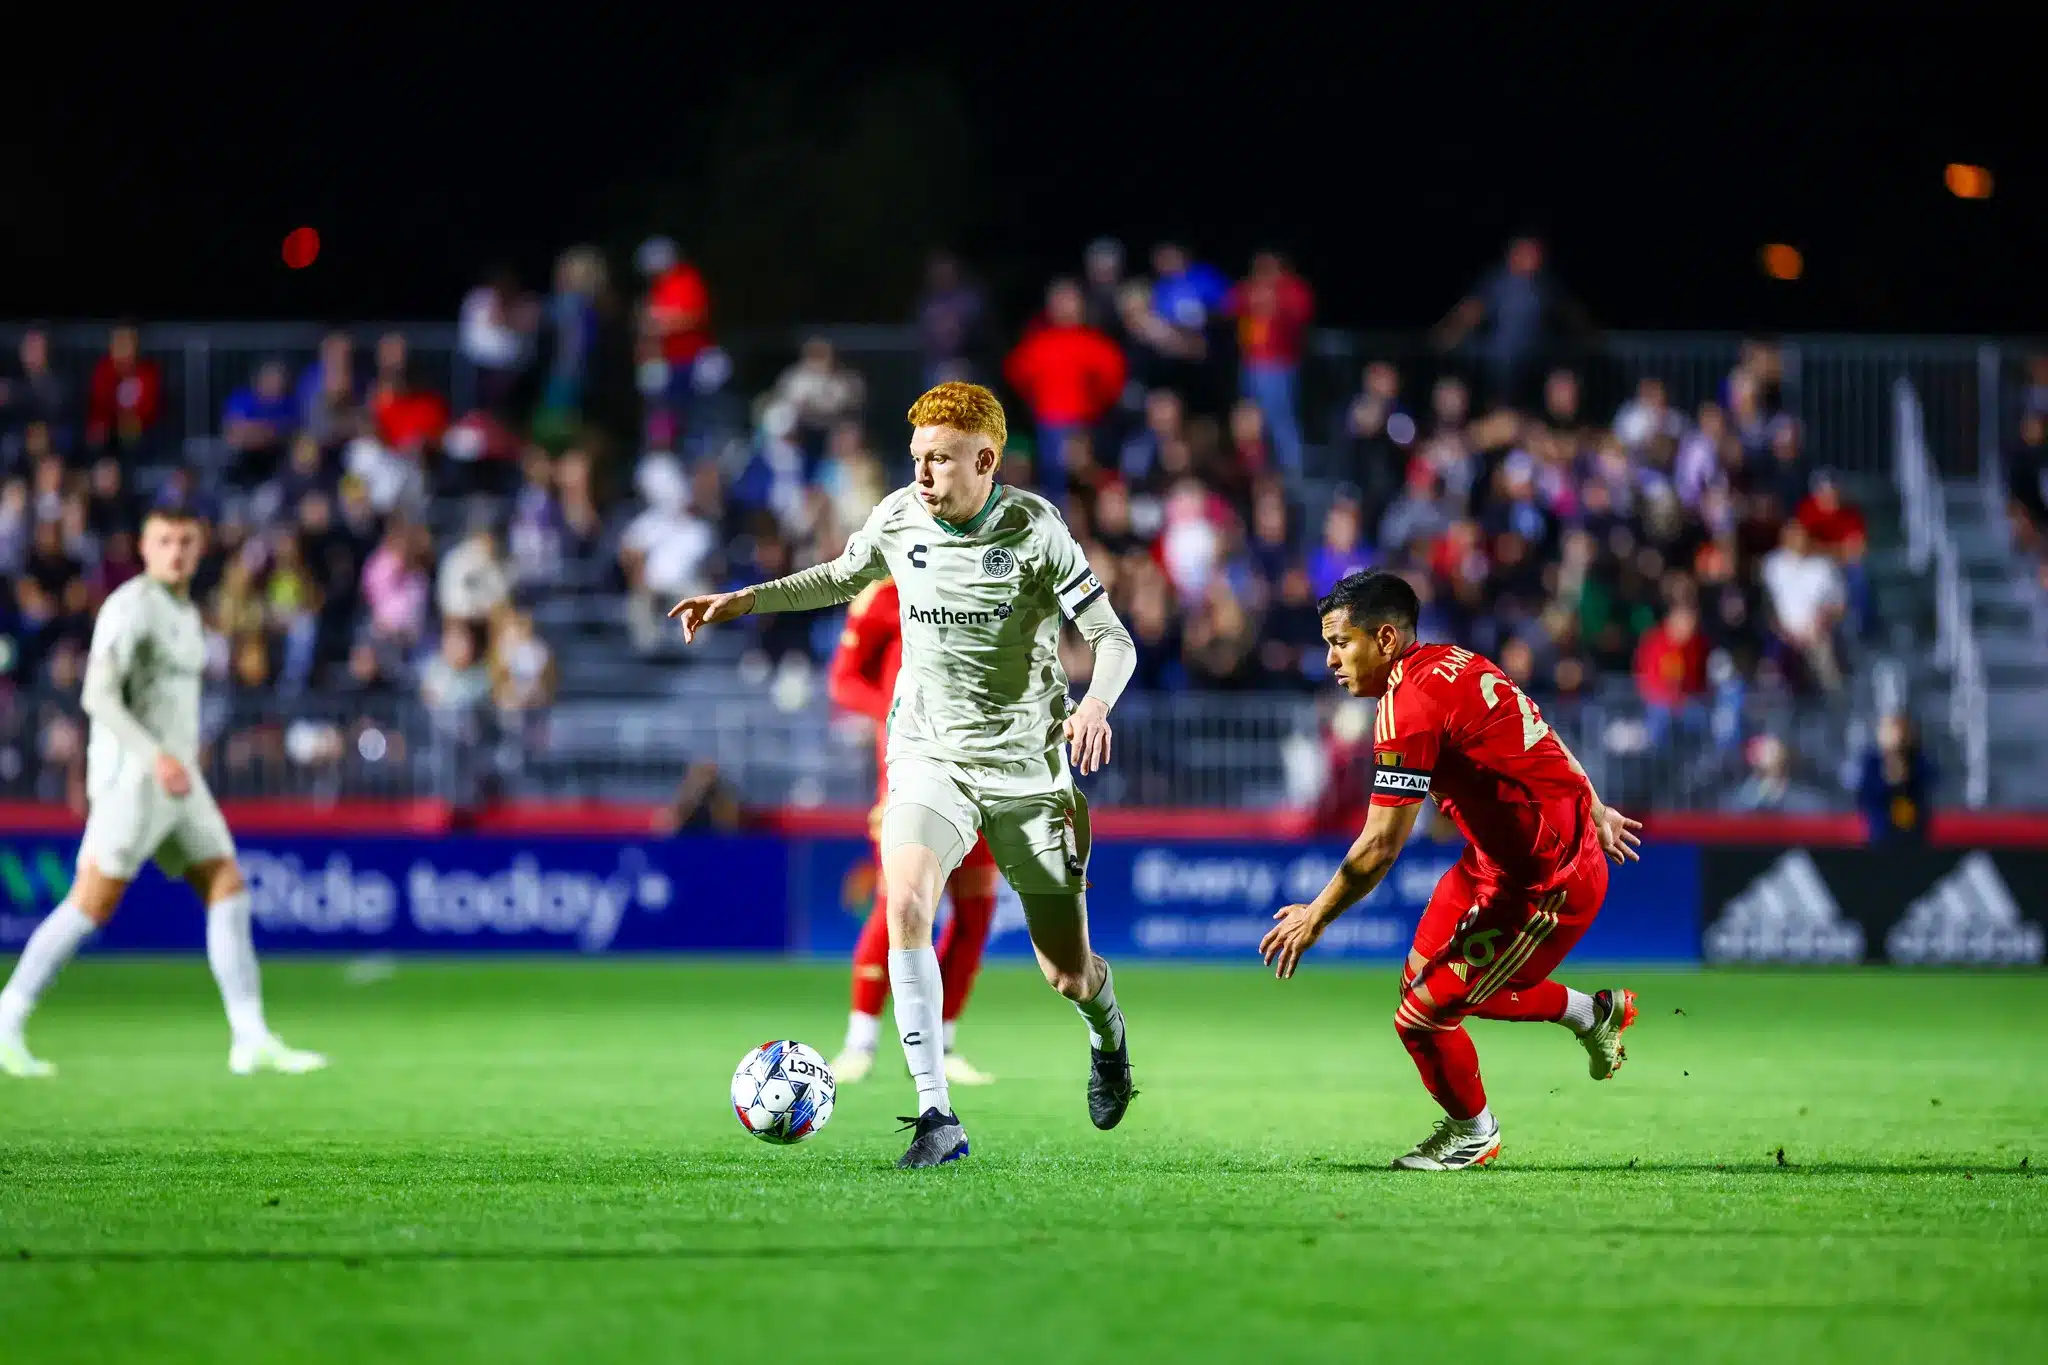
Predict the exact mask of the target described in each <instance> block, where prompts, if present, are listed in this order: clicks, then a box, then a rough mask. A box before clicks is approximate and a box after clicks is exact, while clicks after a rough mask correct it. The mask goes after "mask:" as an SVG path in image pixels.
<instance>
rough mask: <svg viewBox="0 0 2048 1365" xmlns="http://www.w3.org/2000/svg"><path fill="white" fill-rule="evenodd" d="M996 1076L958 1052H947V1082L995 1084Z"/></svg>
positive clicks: (955, 1083)
mask: <svg viewBox="0 0 2048 1365" xmlns="http://www.w3.org/2000/svg"><path fill="white" fill-rule="evenodd" d="M995 1083H996V1078H995V1077H993V1076H991V1075H989V1074H988V1073H987V1072H986V1071H983V1070H982V1069H981V1068H980V1067H978V1066H976V1065H975V1064H974V1063H973V1062H970V1061H968V1060H967V1059H966V1058H965V1057H962V1056H959V1055H958V1054H956V1053H952V1052H949V1053H947V1054H946V1084H948V1085H994V1084H995Z"/></svg>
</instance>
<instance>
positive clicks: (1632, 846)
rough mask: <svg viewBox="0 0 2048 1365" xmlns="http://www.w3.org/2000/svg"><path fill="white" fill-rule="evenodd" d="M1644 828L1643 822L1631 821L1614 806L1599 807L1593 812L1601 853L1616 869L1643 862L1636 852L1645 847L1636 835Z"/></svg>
mask: <svg viewBox="0 0 2048 1365" xmlns="http://www.w3.org/2000/svg"><path fill="white" fill-rule="evenodd" d="M1642 827H1643V822H1642V821H1640V820H1631V819H1629V818H1628V817H1627V816H1626V815H1623V814H1622V813H1621V812H1620V811H1618V810H1616V809H1614V807H1612V806H1599V807H1596V808H1595V809H1594V811H1593V830H1594V832H1595V833H1596V834H1597V835H1598V836H1599V838H1600V851H1601V852H1603V853H1605V854H1606V855H1607V857H1608V860H1609V861H1610V862H1612V863H1613V864H1614V865H1615V866H1616V867H1620V866H1621V865H1622V864H1623V863H1635V862H1641V861H1642V855H1641V854H1639V853H1637V852H1636V850H1637V849H1638V848H1641V847H1642V845H1643V840H1642V836H1641V835H1640V834H1638V833H1636V831H1637V830H1640V829H1641V828H1642Z"/></svg>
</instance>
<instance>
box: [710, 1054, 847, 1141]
mask: <svg viewBox="0 0 2048 1365" xmlns="http://www.w3.org/2000/svg"><path fill="white" fill-rule="evenodd" d="M837 1088H838V1086H837V1082H835V1081H834V1080H833V1079H832V1068H831V1067H829V1066H827V1065H825V1059H824V1058H823V1057H821V1056H819V1055H818V1053H817V1050H816V1049H814V1048H809V1047H805V1046H804V1045H803V1044H802V1043H793V1042H790V1041H788V1040H787V1039H777V1040H775V1041H773V1042H767V1043H763V1044H761V1046H759V1047H757V1048H755V1049H754V1050H753V1051H752V1052H749V1053H748V1054H747V1055H746V1056H745V1057H743V1058H741V1059H740V1065H739V1070H737V1071H735V1072H733V1073H732V1111H733V1113H735V1114H737V1115H738V1116H739V1120H740V1127H742V1128H744V1129H746V1130H747V1131H748V1132H749V1133H752V1134H753V1135H754V1136H755V1137H757V1138H759V1139H761V1141H763V1142H772V1143H775V1144H776V1145H777V1146H786V1145H788V1144H789V1143H792V1142H802V1141H803V1140H804V1139H805V1138H808V1137H812V1136H815V1135H816V1134H817V1131H818V1130H819V1129H820V1128H823V1127H824V1126H825V1125H826V1123H827V1122H829V1121H830V1120H831V1118H832V1096H833V1092H834V1091H835V1090H836V1089H837Z"/></svg>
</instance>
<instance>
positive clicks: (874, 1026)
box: [846, 1010, 882, 1052]
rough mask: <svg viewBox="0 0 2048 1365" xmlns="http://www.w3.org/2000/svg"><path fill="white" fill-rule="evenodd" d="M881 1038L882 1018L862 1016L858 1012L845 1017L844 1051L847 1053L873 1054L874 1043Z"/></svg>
mask: <svg viewBox="0 0 2048 1365" xmlns="http://www.w3.org/2000/svg"><path fill="white" fill-rule="evenodd" d="M881 1036H882V1016H880V1015H879V1014H862V1013H861V1012H860V1011H859V1010H855V1011H854V1012H853V1013H851V1014H849V1015H847V1016H846V1050H847V1051H848V1052H873V1051H874V1050H875V1043H876V1042H877V1041H878V1040H879V1039H880V1038H881Z"/></svg>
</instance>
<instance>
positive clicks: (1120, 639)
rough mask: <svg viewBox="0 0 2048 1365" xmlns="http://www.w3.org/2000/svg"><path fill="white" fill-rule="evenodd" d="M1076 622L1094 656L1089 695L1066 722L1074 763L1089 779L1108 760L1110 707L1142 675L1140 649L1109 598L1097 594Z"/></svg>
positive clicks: (1069, 747)
mask: <svg viewBox="0 0 2048 1365" xmlns="http://www.w3.org/2000/svg"><path fill="white" fill-rule="evenodd" d="M1074 624H1075V626H1077V627H1078V628H1079V629H1080V631H1081V636H1082V638H1083V639H1085V640H1087V642H1088V648H1089V651H1090V652H1091V653H1093V654H1094V655H1095V670H1094V672H1093V673H1092V674H1091V675H1090V677H1089V682H1088V695H1087V696H1085V697H1083V698H1081V704H1080V705H1079V706H1077V707H1075V708H1074V712H1073V714H1072V715H1070V716H1068V717H1067V723H1066V739H1067V748H1068V754H1069V758H1070V761H1071V762H1072V763H1073V765H1074V766H1075V767H1076V768H1078V769H1079V770H1080V771H1081V772H1082V773H1083V774H1084V775H1085V774H1087V773H1092V772H1094V771H1095V770H1096V769H1098V768H1100V767H1101V766H1102V765H1103V764H1105V763H1107V762H1109V747H1110V738H1111V736H1110V729H1109V709H1110V708H1111V707H1112V706H1115V705H1116V699H1117V698H1118V697H1120V696H1122V695H1123V691H1124V687H1125V686H1126V685H1127V684H1128V683H1129V682H1130V681H1131V675H1132V674H1133V673H1135V672H1137V671H1138V646H1137V645H1136V643H1134V642H1133V641H1132V639H1131V633H1130V632H1129V631H1128V630H1125V629H1124V623H1123V622H1122V621H1120V620H1118V619H1117V614H1116V609H1115V608H1113V607H1111V606H1110V605H1109V598H1108V597H1106V596H1101V595H1098V596H1096V597H1095V599H1094V600H1093V601H1091V602H1089V604H1088V605H1087V606H1085V607H1083V608H1082V609H1081V610H1080V612H1078V613H1077V614H1076V615H1075V617H1074Z"/></svg>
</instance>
